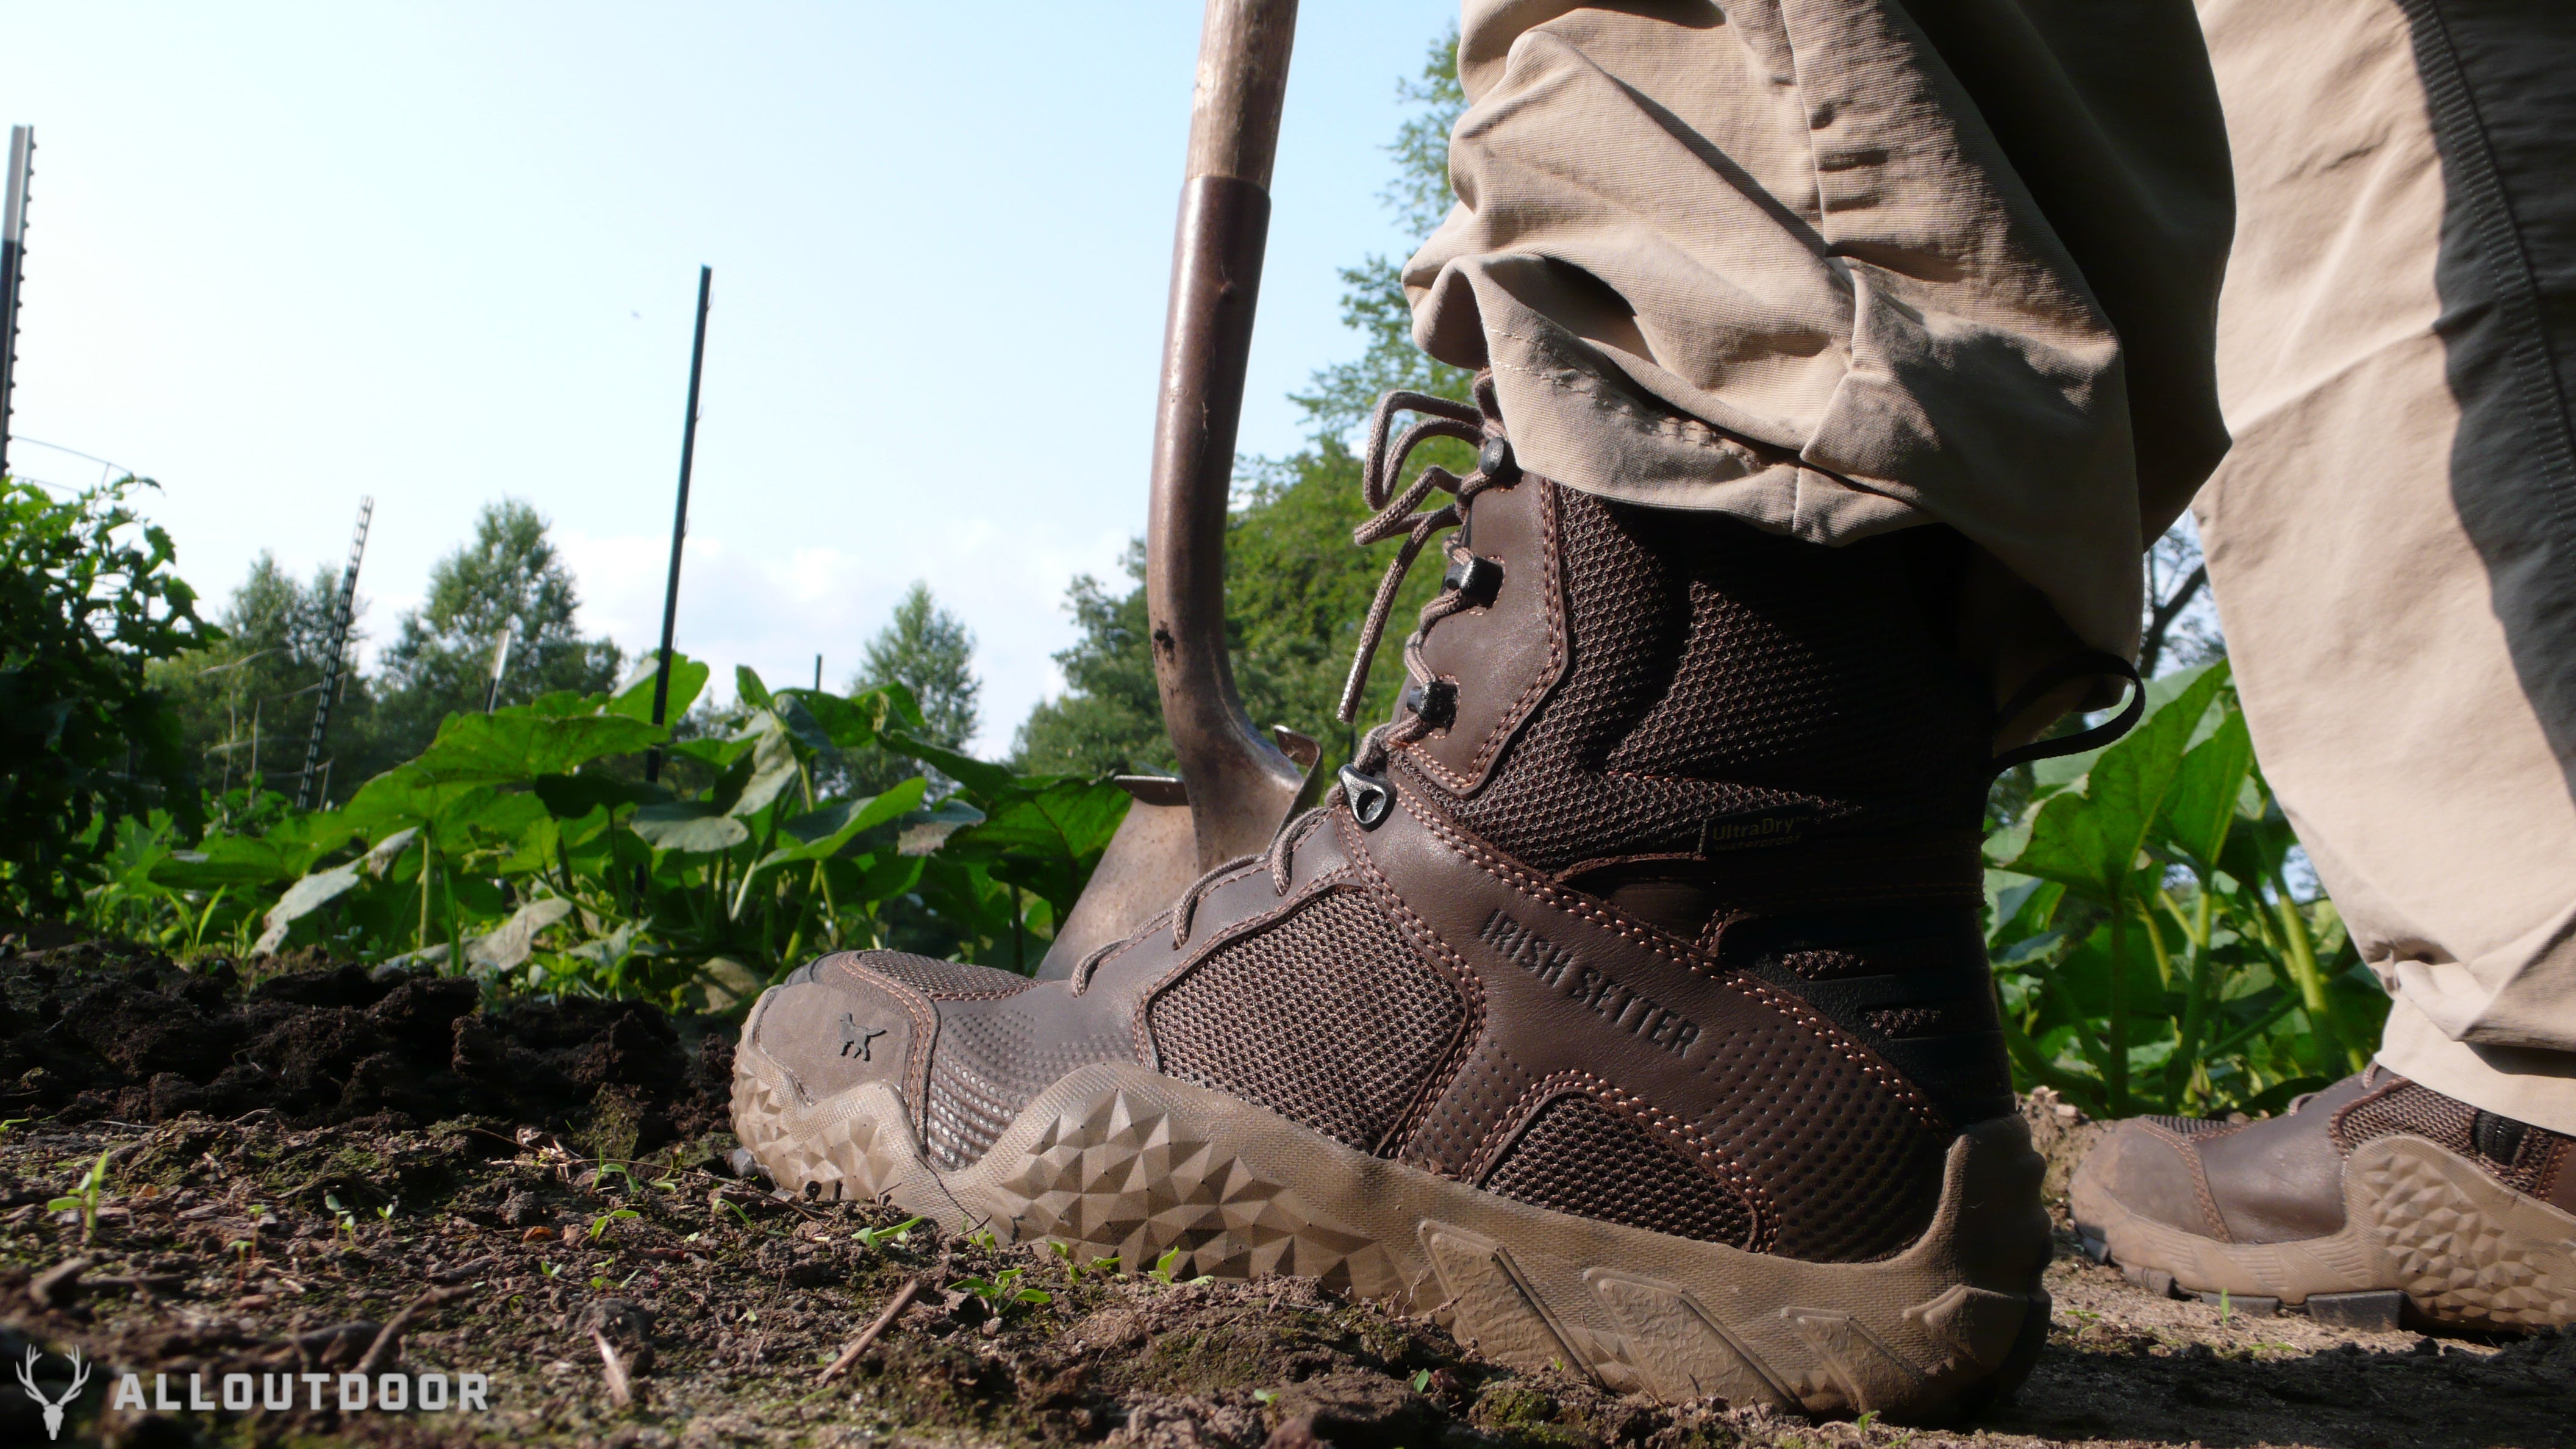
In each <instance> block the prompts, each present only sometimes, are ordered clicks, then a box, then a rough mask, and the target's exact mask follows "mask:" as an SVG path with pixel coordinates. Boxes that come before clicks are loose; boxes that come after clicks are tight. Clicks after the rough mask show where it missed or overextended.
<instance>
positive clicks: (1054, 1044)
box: [922, 967, 1136, 1171]
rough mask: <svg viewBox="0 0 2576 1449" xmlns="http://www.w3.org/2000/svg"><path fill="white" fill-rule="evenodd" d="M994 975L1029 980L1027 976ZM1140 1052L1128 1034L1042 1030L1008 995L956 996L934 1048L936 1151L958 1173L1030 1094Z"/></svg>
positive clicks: (927, 1113)
mask: <svg viewBox="0 0 2576 1449" xmlns="http://www.w3.org/2000/svg"><path fill="white" fill-rule="evenodd" d="M965 969H967V970H982V969H983V968H981V967H968V968H965ZM994 974H995V975H997V976H1002V977H1004V978H1006V979H1008V980H1012V981H1019V982H1022V983H1023V984H1024V985H1025V984H1026V978H1024V977H1018V976H1011V975H1010V974H1009V973H1008V972H995V973H994ZM1013 994H1014V995H1016V994H1017V993H1016V992H1014V993H1013ZM1135 1056H1136V1054H1135V1049H1134V1046H1133V1044H1132V1043H1130V1042H1129V1041H1128V1040H1127V1039H1126V1038H1124V1037H1074V1038H1071V1039H1066V1038H1064V1037H1061V1036H1059V1035H1056V1034H1053V1033H1049V1032H1046V1031H1042V1030H1040V1029H1039V1025H1038V1023H1037V1022H1035V1021H1034V1020H1033V1019H1032V1018H1031V1017H1030V1015H1029V1013H1028V1012H1026V1011H1025V1010H1023V1009H1021V1007H1020V1006H1019V1005H1018V1004H1016V1003H1014V1002H1012V1001H1011V1000H1009V999H1007V998H1004V999H999V1000H993V999H964V1000H960V999H955V998H951V999H950V1000H948V1001H946V1002H944V1003H943V1004H942V1005H941V1007H940V1009H939V1036H938V1039H937V1041H936V1042H935V1043H934V1045H933V1047H932V1050H931V1053H930V1096H929V1100H928V1101H927V1102H925V1103H924V1104H923V1112H922V1115H923V1117H924V1118H925V1119H926V1121H927V1123H928V1126H929V1129H930V1130H929V1134H928V1136H929V1146H930V1155H931V1157H932V1159H933V1160H935V1161H936V1162H937V1163H938V1164H939V1165H940V1166H941V1167H943V1168H947V1169H949V1170H951V1171H953V1170H955V1169H957V1168H960V1167H964V1166H966V1165H967V1164H968V1163H971V1162H974V1161H976V1160H977V1159H979V1158H981V1157H982V1156H983V1155H984V1154H985V1153H986V1152H987V1151H989V1150H991V1148H992V1146H993V1140H994V1139H995V1138H997V1137H999V1136H1000V1135H1001V1134H1002V1132H1003V1131H1004V1130H1005V1129H1006V1128H1008V1127H1009V1126H1010V1125H1011V1122H1012V1120H1013V1119H1015V1118H1017V1117H1018V1116H1019V1115H1020V1109H1021V1108H1023V1107H1025V1106H1027V1105H1028V1102H1029V1099H1030V1098H1031V1097H1034V1096H1036V1095H1037V1094H1038V1093H1040V1092H1042V1091H1045V1090H1046V1089H1047V1088H1048V1087H1050V1086H1053V1085H1054V1084H1055V1083H1056V1082H1057V1081H1058V1080H1059V1079H1060V1078H1062V1077H1063V1076H1064V1075H1065V1073H1067V1072H1070V1071H1072V1070H1073V1069H1075V1068H1076V1067H1085V1066H1089V1065H1091V1064H1092V1063H1093V1062H1108V1061H1133V1060H1135Z"/></svg>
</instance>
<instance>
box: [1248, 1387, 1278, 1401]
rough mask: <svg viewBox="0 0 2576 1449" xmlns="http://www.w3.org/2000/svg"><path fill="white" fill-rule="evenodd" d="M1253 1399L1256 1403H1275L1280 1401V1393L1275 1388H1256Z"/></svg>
mask: <svg viewBox="0 0 2576 1449" xmlns="http://www.w3.org/2000/svg"><path fill="white" fill-rule="evenodd" d="M1252 1401H1253V1402H1254V1403H1256V1404H1275V1403H1277V1402H1279V1394H1278V1391H1277V1390H1275V1389H1254V1390H1253V1391H1252Z"/></svg>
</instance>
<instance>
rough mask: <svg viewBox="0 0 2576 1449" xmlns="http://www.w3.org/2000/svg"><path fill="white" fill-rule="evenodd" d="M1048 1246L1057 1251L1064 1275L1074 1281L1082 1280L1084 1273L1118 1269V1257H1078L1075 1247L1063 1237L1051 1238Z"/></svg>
mask: <svg viewBox="0 0 2576 1449" xmlns="http://www.w3.org/2000/svg"><path fill="white" fill-rule="evenodd" d="M1047 1247H1048V1248H1049V1249H1051V1250H1053V1252H1054V1253H1055V1256H1056V1261H1057V1262H1059V1263H1060V1264H1062V1265H1063V1267H1064V1276H1065V1277H1066V1278H1068V1279H1070V1280H1072V1281H1073V1282H1076V1283H1079V1282H1081V1281H1082V1275H1083V1274H1085V1273H1115V1272H1117V1271H1118V1259H1117V1258H1116V1257H1115V1256H1110V1257H1102V1258H1077V1257H1075V1256H1074V1253H1073V1248H1072V1247H1071V1246H1070V1245H1069V1244H1067V1243H1066V1242H1065V1241H1064V1240H1063V1239H1061V1238H1055V1239H1050V1240H1049V1241H1048V1243H1047Z"/></svg>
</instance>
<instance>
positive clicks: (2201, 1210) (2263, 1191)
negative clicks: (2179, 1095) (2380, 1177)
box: [2076, 1066, 2576, 1243]
mask: <svg viewBox="0 0 2576 1449" xmlns="http://www.w3.org/2000/svg"><path fill="white" fill-rule="evenodd" d="M2400 1133H2402V1134H2406V1135H2409V1136H2415V1137H2422V1138H2424V1139H2426V1140H2428V1141H2430V1142H2432V1143H2433V1144H2434V1145H2436V1146H2438V1147H2441V1148H2444V1149H2446V1150H2448V1151H2450V1152H2452V1153H2454V1154H2456V1155H2457V1156H2459V1157H2461V1158H2462V1159H2464V1160H2466V1161H2468V1162H2471V1163H2473V1164H2475V1165H2476V1166H2477V1167H2478V1168H2479V1169H2480V1170H2481V1171H2483V1172H2485V1173H2486V1174H2487V1175H2488V1176H2489V1177H2491V1178H2493V1179H2495V1180H2496V1181H2497V1182H2499V1183H2502V1184H2503V1185H2504V1186H2506V1187H2509V1188H2511V1189H2513V1190H2514V1191H2515V1192H2518V1193H2522V1194H2524V1195H2525V1196H2528V1197H2534V1198H2538V1199H2539V1200H2541V1201H2543V1202H2546V1203H2549V1204H2550V1205H2551V1206H2553V1207H2558V1208H2562V1209H2566V1210H2569V1211H2576V1139H2570V1138H2567V1137H2563V1136H2560V1135H2559V1134H2557V1133H2554V1132H2548V1131H2544V1130H2543V1129H2541V1128H2538V1127H2533V1126H2530V1125H2528V1124H2526V1123H2522V1122H2518V1121H2515V1120H2513V1119H2512V1118H2508V1117H2502V1116H2499V1115H2497V1114H2495V1113H2493V1112H2485V1111H2480V1110H2479V1109H2477V1108H2475V1107H2472V1106H2470V1105H2469V1104H2467V1103H2465V1102H2462V1101H2459V1100H2457V1099H2455V1098H2452V1097H2447V1096H2444V1095H2443V1094H2441V1093H2439V1092H2436V1091H2434V1090H2433V1089H2432V1088H2430V1087H2427V1086H2424V1085H2423V1084H2422V1083H2419V1082H2412V1081H2408V1080H2407V1079H2406V1078H2404V1077H2401V1076H2398V1075H2397V1074H2395V1073H2393V1072H2390V1071H2388V1070H2386V1069H2385V1068H2381V1067H2376V1066H2374V1067H2372V1068H2370V1069H2369V1070H2368V1071H2366V1072H2362V1073H2359V1074H2357V1075H2354V1076H2350V1077H2346V1078H2344V1079H2343V1080H2342V1081H2340V1082H2337V1083H2335V1084H2334V1085H2333V1086H2331V1087H2329V1088H2327V1089H2326V1090H2324V1091H2322V1092H2318V1093H2316V1094H2315V1095H2313V1096H2310V1097H2306V1098H2303V1099H2301V1100H2300V1102H2299V1103H2298V1104H2297V1105H2296V1106H2295V1107H2293V1108H2292V1110H2290V1111H2289V1112H2287V1113H2284V1114H2283V1115H2281V1116H2278V1117H2267V1118H2263V1119H2260V1120H2256V1121H2250V1122H2238V1123H2227V1122H2213V1121H2203V1120H2199V1119H2196V1118H2189V1117H2136V1118H2131V1119H2130V1120H2128V1121H2126V1122H2122V1123H2120V1124H2119V1125H2118V1126H2117V1127H2115V1128H2113V1129H2112V1131H2111V1133H2110V1134H2109V1135H2108V1136H2106V1137H2105V1138H2103V1140H2102V1141H2101V1143H2100V1144H2099V1145H2097V1146H2096V1147H2095V1148H2094V1149H2093V1152H2092V1155H2091V1156H2090V1157H2089V1158H2088V1159H2087V1161H2086V1163H2085V1165H2084V1172H2085V1174H2086V1175H2087V1176H2088V1177H2090V1178H2092V1179H2093V1182H2094V1183H2095V1184H2096V1185H2097V1186H2098V1187H2099V1188H2100V1190H2101V1191H2102V1192H2104V1193H2106V1194H2108V1195H2109V1196H2110V1197H2112V1198H2114V1199H2116V1200H2118V1202H2119V1203H2120V1205H2121V1206H2123V1207H2126V1208H2127V1209H2128V1210H2129V1211H2131V1212H2134V1213H2137V1214H2138V1215H2140V1216H2142V1217H2145V1218H2148V1219H2151V1220H2153V1221H2155V1222H2159V1223H2163V1224H2164V1225H2166V1226H2167V1227H2173V1228H2180V1229H2182V1230H2183V1231H2185V1232H2187V1233H2191V1234H2194V1235H2196V1236H2199V1237H2205V1238H2210V1239H2214V1240H2216V1241H2218V1242H2222V1243H2293V1242H2303V1241H2306V1240H2308V1239H2312V1238H2323V1237H2329V1236H2331V1235H2333V1234H2335V1233H2338V1232H2340V1231H2342V1230H2343V1226H2344V1180H2343V1169H2344V1159H2345V1158H2346V1157H2348V1156H2350V1155H2351V1153H2352V1151H2353V1149H2354V1148H2356V1147H2359V1146H2360V1145H2361V1144H2362V1143H2364V1142H2367V1141H2370V1140H2372V1139H2374V1138H2379V1137H2386V1136H2391V1135H2395V1134H2400ZM2076 1226H2077V1228H2078V1230H2079V1231H2086V1232H2089V1233H2091V1234H2092V1235H2094V1236H2096V1237H2098V1236H2099V1231H2098V1228H2097V1227H2096V1226H2095V1225H2093V1224H2089V1223H2086V1222H2084V1221H2083V1220H2082V1218H2081V1216H2080V1215H2079V1217H2078V1221H2077V1223H2076Z"/></svg>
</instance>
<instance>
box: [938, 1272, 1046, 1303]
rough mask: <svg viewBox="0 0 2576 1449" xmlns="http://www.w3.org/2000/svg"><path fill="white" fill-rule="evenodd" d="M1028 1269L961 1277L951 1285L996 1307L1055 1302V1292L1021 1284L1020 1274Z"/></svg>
mask: <svg viewBox="0 0 2576 1449" xmlns="http://www.w3.org/2000/svg"><path fill="white" fill-rule="evenodd" d="M1027 1271H1028V1269H1026V1268H1004V1269H1003V1270H1002V1271H1000V1272H999V1273H996V1274H994V1275H993V1276H992V1277H991V1278H989V1279H988V1278H960V1279H958V1280H957V1281H956V1282H954V1283H952V1284H950V1285H949V1286H950V1287H952V1288H961V1289H964V1290H965V1291H966V1292H969V1293H972V1294H974V1295H975V1296H976V1297H978V1298H981V1299H983V1300H984V1301H985V1302H987V1303H990V1304H992V1305H993V1306H994V1307H995V1308H1005V1307H1008V1306H1009V1305H1011V1304H1013V1303H1053V1302H1054V1301H1055V1295H1054V1294H1052V1293H1048V1292H1046V1291H1044V1290H1042V1289H1037V1288H1023V1287H1021V1286H1020V1275H1021V1274H1022V1273H1025V1272H1027Z"/></svg>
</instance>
